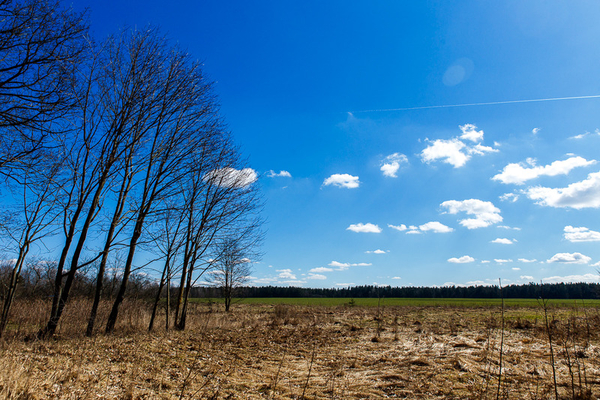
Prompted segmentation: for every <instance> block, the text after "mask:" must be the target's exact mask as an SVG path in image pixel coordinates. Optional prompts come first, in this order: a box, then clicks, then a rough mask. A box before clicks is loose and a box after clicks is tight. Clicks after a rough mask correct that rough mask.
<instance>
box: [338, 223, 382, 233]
mask: <svg viewBox="0 0 600 400" xmlns="http://www.w3.org/2000/svg"><path fill="white" fill-rule="evenodd" d="M346 230H347V231H352V232H363V233H380V232H381V228H380V227H379V226H377V225H374V224H371V223H367V224H363V223H358V224H351V225H350V226H349V227H347V228H346Z"/></svg>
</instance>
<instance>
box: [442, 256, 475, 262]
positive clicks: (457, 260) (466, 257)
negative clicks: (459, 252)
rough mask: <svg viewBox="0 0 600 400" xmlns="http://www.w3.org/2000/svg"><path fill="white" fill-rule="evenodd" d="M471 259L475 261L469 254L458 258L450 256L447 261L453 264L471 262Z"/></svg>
mask: <svg viewBox="0 0 600 400" xmlns="http://www.w3.org/2000/svg"><path fill="white" fill-rule="evenodd" d="M473 261H475V259H474V258H473V257H471V256H462V257H459V258H456V257H452V258H449V259H448V262H450V263H454V264H466V263H472V262H473Z"/></svg>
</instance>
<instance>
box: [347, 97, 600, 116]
mask: <svg viewBox="0 0 600 400" xmlns="http://www.w3.org/2000/svg"><path fill="white" fill-rule="evenodd" d="M597 98H600V94H594V95H591V96H572V97H551V98H547V99H527V100H505V101H490V102H487V103H465V104H445V105H439V106H421V107H404V108H384V109H379V110H361V111H352V113H369V112H386V111H411V110H428V109H433V108H453V107H471V106H491V105H497V104H515V103H538V102H542V101H560V100H581V99H597Z"/></svg>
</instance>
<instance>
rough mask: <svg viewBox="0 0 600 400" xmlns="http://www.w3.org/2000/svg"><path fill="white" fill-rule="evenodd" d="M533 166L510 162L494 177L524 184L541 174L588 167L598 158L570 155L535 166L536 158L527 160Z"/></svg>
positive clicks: (559, 172) (507, 181) (546, 174)
mask: <svg viewBox="0 0 600 400" xmlns="http://www.w3.org/2000/svg"><path fill="white" fill-rule="evenodd" d="M527 161H528V163H529V164H530V165H531V168H529V167H527V166H526V165H524V164H523V163H513V164H508V165H507V166H506V167H504V169H503V170H502V172H501V173H499V174H497V175H495V176H494V177H493V178H492V179H493V180H495V181H500V182H502V183H504V184H510V183H512V184H515V185H522V184H524V183H525V182H526V181H529V180H532V179H535V178H537V177H539V176H556V175H567V174H569V172H571V171H572V170H573V169H574V168H577V167H587V166H590V165H593V164H595V163H596V160H590V161H588V160H586V159H585V158H583V157H570V158H568V159H566V160H560V161H554V162H553V163H552V164H550V165H546V166H543V167H538V166H535V160H527Z"/></svg>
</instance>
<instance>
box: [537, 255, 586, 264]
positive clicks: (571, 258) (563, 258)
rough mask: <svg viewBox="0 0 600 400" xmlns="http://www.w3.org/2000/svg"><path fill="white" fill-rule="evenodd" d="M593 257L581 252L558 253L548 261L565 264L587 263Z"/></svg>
mask: <svg viewBox="0 0 600 400" xmlns="http://www.w3.org/2000/svg"><path fill="white" fill-rule="evenodd" d="M590 261H592V259H591V258H590V257H588V256H585V255H583V254H581V253H556V254H555V255H553V256H552V258H550V259H549V260H547V261H546V262H549V263H555V262H557V263H563V264H587V263H589V262H590Z"/></svg>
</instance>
